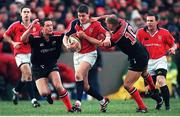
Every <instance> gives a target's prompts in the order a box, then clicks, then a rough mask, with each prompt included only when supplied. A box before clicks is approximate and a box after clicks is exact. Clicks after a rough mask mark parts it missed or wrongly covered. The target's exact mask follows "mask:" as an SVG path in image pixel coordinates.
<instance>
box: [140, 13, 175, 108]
mask: <svg viewBox="0 0 180 117" xmlns="http://www.w3.org/2000/svg"><path fill="white" fill-rule="evenodd" d="M146 24H147V26H146V27H145V28H142V29H139V30H138V32H137V38H138V39H139V41H140V42H141V43H142V44H143V45H144V46H145V47H146V49H147V51H148V53H149V55H150V60H149V62H148V71H149V73H150V74H151V75H152V76H154V77H155V79H156V81H157V82H158V83H159V85H160V90H161V94H162V97H163V100H164V102H165V108H166V110H170V103H169V100H170V95H169V89H168V86H167V84H166V74H167V58H166V53H167V51H169V52H170V53H172V54H174V53H175V50H176V48H177V46H176V44H175V43H174V38H173V36H172V35H171V34H170V32H169V31H168V30H166V29H163V28H159V27H158V16H157V15H155V14H153V13H149V14H148V15H147V18H146Z"/></svg>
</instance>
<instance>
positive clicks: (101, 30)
mask: <svg viewBox="0 0 180 117" xmlns="http://www.w3.org/2000/svg"><path fill="white" fill-rule="evenodd" d="M97 27H98V28H97V31H99V33H103V34H105V33H106V32H107V30H106V29H105V28H104V27H103V26H102V25H101V24H100V23H98V24H97Z"/></svg>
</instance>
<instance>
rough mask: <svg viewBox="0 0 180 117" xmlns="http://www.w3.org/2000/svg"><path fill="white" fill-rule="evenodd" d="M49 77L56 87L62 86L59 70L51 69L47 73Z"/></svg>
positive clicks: (60, 87)
mask: <svg viewBox="0 0 180 117" xmlns="http://www.w3.org/2000/svg"><path fill="white" fill-rule="evenodd" d="M49 78H50V79H51V81H52V83H53V85H54V87H55V88H56V89H62V88H63V86H62V82H61V76H60V74H59V71H52V72H51V73H50V74H49Z"/></svg>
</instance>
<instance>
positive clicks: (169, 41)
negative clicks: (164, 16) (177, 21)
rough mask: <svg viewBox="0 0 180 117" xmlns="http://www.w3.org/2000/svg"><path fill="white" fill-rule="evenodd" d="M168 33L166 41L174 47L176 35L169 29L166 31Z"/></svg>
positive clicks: (169, 45)
mask: <svg viewBox="0 0 180 117" xmlns="http://www.w3.org/2000/svg"><path fill="white" fill-rule="evenodd" d="M166 34H167V35H166V36H165V42H166V43H167V45H168V47H170V48H171V47H172V46H173V45H174V43H175V39H174V37H173V36H172V35H171V34H170V32H169V31H167V33H166Z"/></svg>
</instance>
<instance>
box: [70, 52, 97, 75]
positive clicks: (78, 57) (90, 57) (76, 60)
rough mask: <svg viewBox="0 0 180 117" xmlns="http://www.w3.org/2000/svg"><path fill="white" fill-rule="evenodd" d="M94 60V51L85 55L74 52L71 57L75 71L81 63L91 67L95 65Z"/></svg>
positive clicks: (95, 56)
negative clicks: (83, 62)
mask: <svg viewBox="0 0 180 117" xmlns="http://www.w3.org/2000/svg"><path fill="white" fill-rule="evenodd" d="M96 59H97V51H96V50H95V51H92V52H89V53H85V54H81V53H77V52H75V53H74V56H73V61H74V69H75V71H76V70H77V68H78V67H79V65H80V63H81V62H82V61H85V62H88V63H89V64H90V65H91V67H92V66H93V65H94V64H95V62H96Z"/></svg>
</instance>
